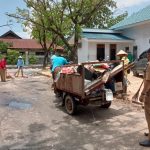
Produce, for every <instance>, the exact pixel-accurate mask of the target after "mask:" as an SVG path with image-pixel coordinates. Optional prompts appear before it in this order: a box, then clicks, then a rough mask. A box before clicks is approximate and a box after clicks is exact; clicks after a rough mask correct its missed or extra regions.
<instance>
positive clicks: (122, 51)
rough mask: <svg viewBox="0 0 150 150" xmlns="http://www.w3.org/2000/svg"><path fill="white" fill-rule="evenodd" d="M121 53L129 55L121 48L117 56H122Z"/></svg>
mask: <svg viewBox="0 0 150 150" xmlns="http://www.w3.org/2000/svg"><path fill="white" fill-rule="evenodd" d="M120 55H128V54H127V53H126V52H125V51H124V50H120V51H119V52H118V53H117V56H120Z"/></svg>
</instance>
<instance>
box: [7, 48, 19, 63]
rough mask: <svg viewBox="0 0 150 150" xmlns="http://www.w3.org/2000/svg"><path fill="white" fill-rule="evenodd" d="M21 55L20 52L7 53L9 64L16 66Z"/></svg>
mask: <svg viewBox="0 0 150 150" xmlns="http://www.w3.org/2000/svg"><path fill="white" fill-rule="evenodd" d="M19 55H20V54H19V51H16V50H8V51H7V64H10V65H16V63H17V60H18V57H19Z"/></svg>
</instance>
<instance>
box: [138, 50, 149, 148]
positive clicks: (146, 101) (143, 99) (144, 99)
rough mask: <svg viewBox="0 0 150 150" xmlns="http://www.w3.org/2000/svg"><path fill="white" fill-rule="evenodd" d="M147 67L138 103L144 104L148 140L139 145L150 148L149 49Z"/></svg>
mask: <svg viewBox="0 0 150 150" xmlns="http://www.w3.org/2000/svg"><path fill="white" fill-rule="evenodd" d="M147 59H148V63H147V67H146V72H145V75H144V88H143V90H142V92H141V95H140V98H139V101H140V102H144V109H145V117H146V121H147V124H148V130H149V134H148V140H145V141H142V142H140V143H139V144H140V145H142V146H145V147H150V48H149V49H148V51H147Z"/></svg>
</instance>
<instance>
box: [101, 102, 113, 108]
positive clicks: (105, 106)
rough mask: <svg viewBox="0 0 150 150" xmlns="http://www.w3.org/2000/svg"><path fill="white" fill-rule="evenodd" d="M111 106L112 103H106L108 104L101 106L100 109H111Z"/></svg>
mask: <svg viewBox="0 0 150 150" xmlns="http://www.w3.org/2000/svg"><path fill="white" fill-rule="evenodd" d="M110 106H111V102H108V103H106V104H104V105H101V106H100V108H106V109H107V108H109V107H110Z"/></svg>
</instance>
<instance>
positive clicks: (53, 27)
mask: <svg viewBox="0 0 150 150" xmlns="http://www.w3.org/2000/svg"><path fill="white" fill-rule="evenodd" d="M24 1H25V3H26V4H27V7H28V9H27V10H22V9H19V8H18V9H17V13H15V14H8V15H9V16H11V17H14V18H16V19H18V20H19V21H20V20H21V21H22V22H23V23H24V24H25V23H26V22H28V23H30V25H31V27H32V29H33V26H34V27H35V28H37V27H38V29H41V30H42V33H44V32H49V34H50V35H52V36H50V37H51V40H52V39H53V38H52V37H55V35H56V36H57V37H58V38H59V39H61V41H62V42H63V43H64V44H65V46H66V47H67V49H68V50H70V51H71V55H72V59H73V60H74V61H75V62H77V48H78V41H79V39H80V35H81V28H82V27H84V26H86V25H87V24H90V22H93V21H94V18H95V19H97V18H101V19H102V20H103V18H105V16H109V15H110V14H111V9H113V8H115V7H116V3H115V2H114V1H113V0H62V1H57V0H24ZM97 16H98V17H97ZM93 24H94V25H96V24H95V23H93ZM101 24H105V22H104V21H102V23H101ZM26 25H27V26H29V24H27V23H26ZM34 31H35V30H34ZM32 33H34V32H32ZM36 33H39V32H36ZM40 33H41V32H40ZM70 35H74V45H73V46H72V47H71V46H70V45H69V43H68V40H67V37H68V36H70ZM39 36H40V37H41V34H40V35H39ZM47 36H48V35H46V37H47ZM56 43H57V42H56Z"/></svg>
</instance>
